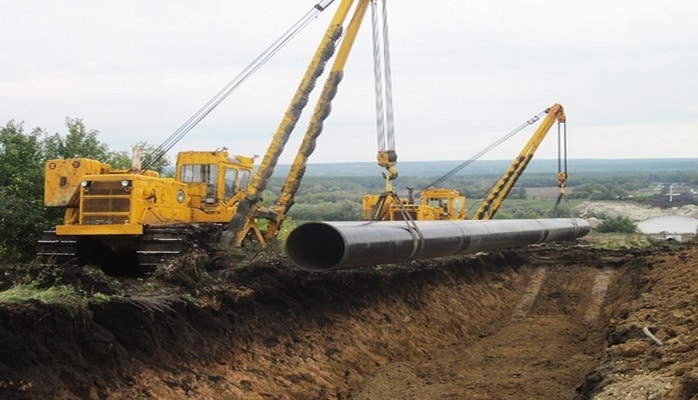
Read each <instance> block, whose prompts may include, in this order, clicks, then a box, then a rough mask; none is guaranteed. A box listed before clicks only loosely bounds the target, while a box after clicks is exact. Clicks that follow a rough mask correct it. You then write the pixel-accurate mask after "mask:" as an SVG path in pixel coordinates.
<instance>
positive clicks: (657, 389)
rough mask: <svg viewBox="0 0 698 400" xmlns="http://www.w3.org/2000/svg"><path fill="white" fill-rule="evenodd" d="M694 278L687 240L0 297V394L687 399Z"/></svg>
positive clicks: (271, 264)
mask: <svg viewBox="0 0 698 400" xmlns="http://www.w3.org/2000/svg"><path fill="white" fill-rule="evenodd" d="M697 266H698V248H696V247H695V246H693V245H684V246H683V247H681V248H670V247H664V248H655V249H652V250H617V251H609V250H598V249H591V248H589V247H586V246H579V245H577V246H566V247H563V246H541V247H532V248H530V249H527V250H521V251H507V252H500V253H493V254H488V255H478V256H469V257H459V258H450V259H444V260H438V261H435V260H432V261H429V262H415V263H411V264H409V265H401V266H390V267H384V268H382V269H370V270H363V271H348V272H340V273H335V274H307V273H301V272H298V271H294V270H292V269H290V268H289V267H288V266H287V265H286V263H285V261H284V260H283V259H282V258H278V257H275V256H270V257H268V258H262V259H259V260H257V261H256V263H254V264H253V265H251V266H250V267H249V268H246V269H244V270H236V271H233V272H230V271H219V273H218V274H217V275H215V276H214V275H213V274H212V275H211V276H210V277H209V278H208V279H206V280H204V281H202V284H200V285H194V286H191V285H188V286H184V285H182V284H179V285H173V284H172V281H171V280H170V281H169V283H167V282H164V281H148V282H134V283H132V284H131V285H127V287H122V288H121V289H119V290H120V292H119V291H116V292H115V293H113V294H111V295H110V296H109V298H108V300H106V301H100V302H91V303H89V306H88V308H87V309H86V310H84V311H67V310H65V309H63V308H61V307H59V306H55V305H46V304H43V303H40V302H30V303H25V304H13V303H1V304H0V398H17V399H22V398H26V399H35V398H46V396H50V397H52V398H94V399H97V398H100V399H101V398H111V399H130V398H143V399H164V398H167V399H185V398H186V399H191V398H194V399H383V398H402V399H513V398H517V399H518V398H550V399H574V398H577V399H584V398H594V399H615V398H619V396H621V395H623V396H625V395H628V396H631V397H628V398H654V399H660V398H661V399H691V398H696V397H697V396H698V361H696V360H698V342H697V340H698V339H697V337H696V334H695V332H698V320H697V318H696V316H695V311H696V304H698V279H696V278H697V277H698V276H697V275H698V268H696V267H697ZM1 283H2V282H0V284H1ZM124 290H127V291H128V293H125V292H124ZM643 328H647V329H649V331H650V332H651V333H653V334H654V335H655V338H656V339H657V340H660V341H661V343H662V344H661V346H660V345H658V344H656V343H655V342H653V341H652V340H651V339H650V338H649V337H648V336H646V335H645V334H644V333H643ZM633 396H634V397H633Z"/></svg>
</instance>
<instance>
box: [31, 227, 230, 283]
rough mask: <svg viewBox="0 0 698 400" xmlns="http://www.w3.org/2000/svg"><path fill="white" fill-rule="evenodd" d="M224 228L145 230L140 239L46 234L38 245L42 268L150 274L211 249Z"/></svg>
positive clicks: (147, 228) (52, 232) (152, 228)
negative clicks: (93, 268) (89, 268)
mask: <svg viewBox="0 0 698 400" xmlns="http://www.w3.org/2000/svg"><path fill="white" fill-rule="evenodd" d="M221 230H222V225H215V224H207V225H176V226H169V227H150V226H148V227H145V228H144V234H143V235H140V236H89V237H87V236H85V237H81V236H59V235H57V234H56V232H55V231H46V232H44V233H43V235H42V237H41V238H40V239H39V241H38V243H37V258H38V261H39V262H40V263H41V265H43V266H47V267H50V266H62V267H71V266H80V265H87V264H90V265H98V266H100V267H102V268H103V269H105V270H106V271H107V272H109V273H113V274H116V275H120V274H127V275H131V274H143V273H144V274H149V273H151V272H152V271H154V269H155V268H156V267H157V266H158V265H161V264H163V263H165V262H167V261H169V260H172V259H174V258H176V257H179V256H181V255H182V254H184V253H186V252H187V251H189V250H192V249H195V248H201V247H204V248H208V249H211V248H212V244H213V243H215V242H216V237H217V235H219V234H220V232H221Z"/></svg>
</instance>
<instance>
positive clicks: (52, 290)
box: [0, 284, 86, 312]
mask: <svg viewBox="0 0 698 400" xmlns="http://www.w3.org/2000/svg"><path fill="white" fill-rule="evenodd" d="M29 300H38V301H40V302H42V303H44V304H55V305H60V306H63V307H65V308H67V309H69V310H71V311H73V312H76V311H78V310H80V309H84V308H85V307H86V300H85V297H84V296H83V295H82V294H81V293H79V292H78V291H76V290H75V288H73V287H71V286H65V285H57V286H51V287H48V288H39V287H37V285H35V284H26V285H16V286H13V287H11V288H9V289H7V290H5V291H3V292H0V302H3V303H24V302H27V301H29Z"/></svg>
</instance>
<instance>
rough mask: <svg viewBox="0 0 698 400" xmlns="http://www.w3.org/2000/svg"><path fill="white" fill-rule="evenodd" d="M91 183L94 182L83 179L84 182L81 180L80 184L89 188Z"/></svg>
mask: <svg viewBox="0 0 698 400" xmlns="http://www.w3.org/2000/svg"><path fill="white" fill-rule="evenodd" d="M90 185H92V182H90V181H82V182H80V186H82V187H84V188H88V187H90Z"/></svg>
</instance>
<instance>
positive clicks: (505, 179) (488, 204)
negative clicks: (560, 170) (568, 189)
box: [472, 103, 566, 220]
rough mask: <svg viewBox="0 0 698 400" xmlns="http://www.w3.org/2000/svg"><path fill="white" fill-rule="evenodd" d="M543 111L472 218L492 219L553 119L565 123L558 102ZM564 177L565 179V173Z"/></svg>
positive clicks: (553, 121) (546, 132)
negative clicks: (542, 117) (533, 128)
mask: <svg viewBox="0 0 698 400" xmlns="http://www.w3.org/2000/svg"><path fill="white" fill-rule="evenodd" d="M545 111H546V113H547V115H546V117H545V118H544V119H543V121H542V122H541V124H540V126H539V127H538V129H536V131H535V132H534V134H533V136H532V137H531V139H529V141H528V143H526V145H525V146H524V148H523V149H522V150H521V152H520V153H519V155H518V156H517V157H516V158H515V159H514V162H513V163H512V164H511V165H510V166H509V168H508V169H507V170H506V171H505V172H504V174H503V175H502V177H501V178H500V179H499V181H497V183H496V184H495V185H494V188H492V190H491V191H490V193H489V194H488V195H487V198H485V200H484V201H483V202H482V205H481V206H480V208H479V209H478V210H477V211H476V212H475V214H474V215H473V217H472V219H476V220H480V219H492V217H494V215H495V214H496V213H497V210H499V207H500V206H501V205H502V202H503V201H504V199H505V198H506V197H507V195H508V194H509V191H511V188H512V187H513V186H514V184H515V183H516V181H517V180H518V179H519V177H520V176H521V174H522V173H523V171H524V170H525V169H526V166H527V165H528V163H529V162H530V161H531V159H532V158H533V155H534V154H535V152H536V150H537V149H538V146H539V145H540V144H541V142H542V141H543V139H544V138H545V136H546V135H547V134H548V131H550V128H551V127H552V126H553V124H554V123H555V121H557V122H558V123H559V124H564V123H565V121H566V118H565V111H564V109H563V108H562V106H561V105H560V104H557V103H556V104H554V105H553V106H552V107H550V108H548V109H547V110H545ZM559 178H560V179H562V178H563V177H562V176H560V177H559ZM564 179H566V175H565V177H564Z"/></svg>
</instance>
